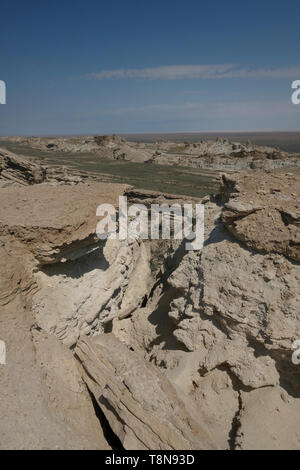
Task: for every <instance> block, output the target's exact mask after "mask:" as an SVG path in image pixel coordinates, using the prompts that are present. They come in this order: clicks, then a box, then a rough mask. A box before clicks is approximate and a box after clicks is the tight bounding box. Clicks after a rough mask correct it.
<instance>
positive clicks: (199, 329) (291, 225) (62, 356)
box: [0, 156, 300, 450]
mask: <svg viewBox="0 0 300 470" xmlns="http://www.w3.org/2000/svg"><path fill="white" fill-rule="evenodd" d="M13 158H14V157H13V156H10V161H13ZM5 162H6V163H5ZM5 162H4V163H3V162H2V163H1V160H0V164H1V165H2V167H1V168H2V177H1V178H0V179H1V185H0V197H1V207H0V239H1V245H0V253H1V264H0V339H1V340H3V341H5V344H6V348H7V364H6V365H0V393H1V400H0V422H1V426H0V447H1V448H3V449H5V448H7V449H8V448H9V449H20V448H24V449H26V448H29V449H44V448H45V449H56V448H59V449H76V448H78V449H108V448H110V447H113V448H118V449H122V448H125V449H128V450H133V449H178V450H181V449H212V448H219V449H299V448H300V422H299V416H300V369H299V367H300V366H299V365H295V364H293V363H292V360H291V356H292V352H293V351H292V344H293V342H294V341H295V340H297V339H300V314H299V305H300V292H299V281H300V267H299V196H300V194H299V188H300V185H299V181H300V180H299V173H297V171H293V173H287V172H286V171H278V172H277V171H274V172H273V171H272V172H264V173H262V172H257V171H251V172H247V173H246V172H245V173H239V174H230V175H224V176H223V178H222V182H221V190H220V194H219V196H218V197H216V198H211V199H210V198H207V199H206V200H205V243H204V248H203V249H202V250H201V251H194V252H192V251H186V250H185V245H184V242H181V241H178V240H175V241H174V240H173V241H166V240H164V241H162V242H161V241H151V240H146V241H139V240H130V241H126V242H119V241H117V240H116V241H108V242H106V243H104V242H103V241H101V242H99V241H98V240H97V239H96V237H95V228H96V223H97V218H96V215H95V214H96V207H97V206H98V205H99V204H100V203H102V202H109V203H112V204H117V199H118V196H119V195H120V194H124V193H125V192H126V191H129V190H128V188H127V187H125V186H123V185H114V184H105V183H100V182H96V181H94V180H93V179H91V180H89V179H87V180H84V181H85V182H84V181H83V180H82V181H80V182H78V181H77V182H76V183H75V182H74V181H73V183H74V184H73V183H72V184H70V181H69V182H68V183H67V184H66V183H63V182H62V181H61V180H60V179H59V181H57V182H55V178H53V179H52V182H49V181H48V182H47V180H46V181H45V179H43V178H44V176H43V177H42V180H40V179H39V176H38V175H39V173H38V175H37V176H33V175H34V174H35V171H36V168H35V169H33V168H32V167H31V166H30V163H28V162H26V161H24V162H19V164H18V165H17V167H16V168H15V169H14V168H13V166H11V164H9V166H10V169H9V170H8V169H7V161H6V160H5ZM8 176H9V177H8ZM130 191H131V193H130V197H131V200H132V201H135V202H143V203H145V204H146V205H147V204H148V205H149V204H150V203H151V202H153V201H154V202H155V201H156V202H157V201H159V202H168V201H169V202H170V198H169V199H168V197H167V195H166V196H163V195H162V194H159V195H157V194H154V193H151V194H150V193H149V192H148V193H147V192H144V193H143V191H142V190H139V191H137V192H134V190H133V189H132V188H131V189H130ZM127 194H129V192H127ZM172 200H174V198H173V199H172ZM179 202H180V201H179ZM181 202H186V201H184V200H182V201H181ZM154 261H155V262H154ZM116 442H117V443H116Z"/></svg>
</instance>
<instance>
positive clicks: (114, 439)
mask: <svg viewBox="0 0 300 470" xmlns="http://www.w3.org/2000/svg"><path fill="white" fill-rule="evenodd" d="M87 390H88V392H89V395H90V398H91V401H92V404H93V407H94V410H95V415H96V416H97V418H98V420H99V423H100V426H101V428H102V430H103V434H104V437H105V439H106V440H107V442H108V444H109V445H110V447H111V448H112V450H125V449H124V447H123V445H122V443H121V441H120V439H119V438H118V436H117V435H116V434H115V433H114V432H113V430H112V428H111V427H110V424H109V422H108V420H107V418H106V416H105V414H104V413H103V411H102V410H101V408H100V406H99V405H98V403H97V400H96V399H95V397H94V395H93V394H92V392H91V391H90V390H89V388H88V387H87Z"/></svg>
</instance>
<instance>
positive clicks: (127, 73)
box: [86, 64, 300, 80]
mask: <svg viewBox="0 0 300 470" xmlns="http://www.w3.org/2000/svg"><path fill="white" fill-rule="evenodd" d="M86 77H87V78H93V79H96V80H104V79H110V78H146V79H151V80H157V79H164V80H175V79H184V78H200V79H218V78H297V77H300V67H283V68H257V69H250V68H249V69H247V68H243V67H241V66H238V65H234V64H215V65H168V66H162V67H152V68H144V69H115V70H103V71H101V72H99V73H90V74H88V75H86Z"/></svg>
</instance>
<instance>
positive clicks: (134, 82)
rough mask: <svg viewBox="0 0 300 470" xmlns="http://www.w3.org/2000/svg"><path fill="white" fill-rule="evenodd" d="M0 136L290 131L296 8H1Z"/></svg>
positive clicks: (299, 44) (216, 4)
mask: <svg viewBox="0 0 300 470" xmlns="http://www.w3.org/2000/svg"><path fill="white" fill-rule="evenodd" d="M0 14H1V28H0V80H3V81H5V83H6V93H7V96H6V104H5V105H3V104H0V135H2V136H5V135H64V134H65V135H67V134H72V135H73V134H108V133H138V132H150V133H151V132H162V133H163V132H197V131H199V132H200V131H203V132H207V131H267V130H299V128H300V105H298V106H296V105H293V104H292V102H291V94H292V90H291V84H292V82H293V81H294V80H300V54H299V51H300V3H299V0H297V1H285V2H283V1H282V0H281V1H276V0H273V1H272V2H270V1H263V0H261V1H257V0H252V1H251V2H250V1H249V2H242V1H240V0H239V1H231V0H227V1H226V2H225V1H224V0H223V1H219V0H216V1H213V2H212V1H210V2H203V1H200V0H180V1H179V0H159V1H158V0H151V1H150V0H126V1H125V0H110V1H101V0H98V1H96V0H85V1H84V2H83V1H77V0H72V1H67V0H60V1H54V0H53V1H51V2H50V1H40V0H39V1H30V0H26V2H24V1H11V2H1V5H0Z"/></svg>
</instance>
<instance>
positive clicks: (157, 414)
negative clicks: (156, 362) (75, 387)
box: [75, 334, 215, 450]
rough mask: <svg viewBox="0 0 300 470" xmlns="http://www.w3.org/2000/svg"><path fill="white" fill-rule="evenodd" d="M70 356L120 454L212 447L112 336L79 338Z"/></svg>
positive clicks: (166, 386) (152, 374) (170, 392)
mask: <svg viewBox="0 0 300 470" xmlns="http://www.w3.org/2000/svg"><path fill="white" fill-rule="evenodd" d="M75 355H76V356H77V357H78V359H79V361H80V363H81V365H82V369H83V377H84V379H85V381H86V383H87V384H88V387H89V388H90V390H91V391H92V393H93V395H94V397H95V399H96V400H97V402H98V404H99V406H100V408H101V410H102V411H103V413H104V414H105V416H106V418H107V420H108V422H109V423H110V426H111V428H112V430H113V431H114V433H115V434H116V435H117V436H118V438H119V439H120V441H121V443H122V445H123V447H124V448H125V449H127V450H135V449H140V450H146V449H149V450H174V449H181V450H188V449H203V450H204V449H212V448H214V447H215V445H214V443H213V439H212V438H211V437H210V436H209V433H208V432H207V431H206V430H205V424H204V422H203V423H202V422H199V421H196V420H195V418H194V417H193V416H192V415H191V414H189V412H188V410H187V409H186V407H185V404H184V402H183V401H181V400H180V398H179V397H178V395H177V393H176V390H175V389H174V387H173V386H172V385H171V383H170V382H169V381H168V379H167V378H166V377H165V375H164V374H163V373H162V372H161V371H160V370H159V369H157V368H156V367H155V366H153V365H151V364H149V363H148V362H146V361H144V360H143V358H142V357H140V355H139V354H137V353H135V352H134V351H130V350H129V349H128V348H127V347H126V346H125V345H124V344H122V343H121V342H120V341H118V340H117V339H116V338H115V337H114V335H112V334H106V335H100V336H97V337H95V338H93V339H92V340H90V339H87V338H83V339H82V340H81V341H79V343H78V345H77V347H76V349H75Z"/></svg>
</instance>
